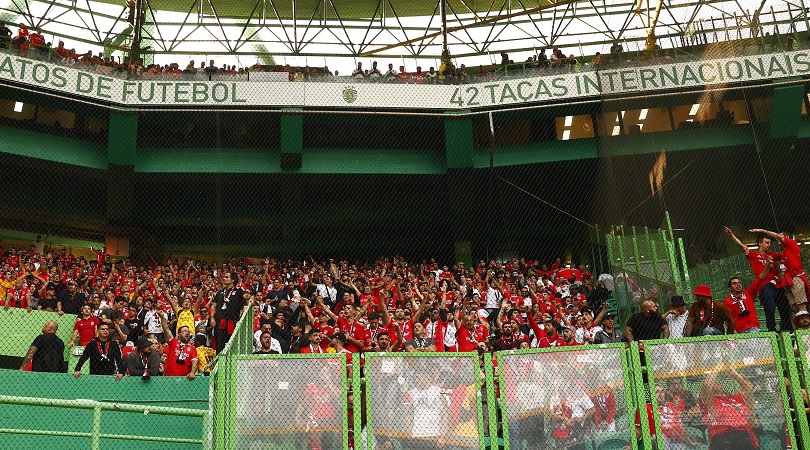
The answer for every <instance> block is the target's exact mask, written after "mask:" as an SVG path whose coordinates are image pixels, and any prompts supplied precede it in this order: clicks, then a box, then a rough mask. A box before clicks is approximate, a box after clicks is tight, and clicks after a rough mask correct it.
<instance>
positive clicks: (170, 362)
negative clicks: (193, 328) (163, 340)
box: [166, 338, 197, 376]
mask: <svg viewBox="0 0 810 450" xmlns="http://www.w3.org/2000/svg"><path fill="white" fill-rule="evenodd" d="M168 344H169V345H168V346H167V347H166V356H167V358H166V376H186V375H188V374H189V373H190V372H191V364H192V362H194V361H197V349H196V348H194V345H193V344H191V343H188V344H183V343H181V342H180V341H179V340H177V338H172V339H171V340H170V341H169V343H168ZM180 361H182V364H181V363H180Z"/></svg>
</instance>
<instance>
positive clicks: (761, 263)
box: [724, 227, 792, 331]
mask: <svg viewBox="0 0 810 450" xmlns="http://www.w3.org/2000/svg"><path fill="white" fill-rule="evenodd" d="M724 231H725V233H726V234H727V235H728V237H729V238H731V240H732V241H733V242H734V243H735V244H736V245H737V247H740V249H741V250H742V251H743V253H744V254H745V259H747V260H748V264H750V265H751V270H752V271H753V272H754V274H755V275H756V274H759V273H762V270H763V269H764V268H765V265H766V264H767V262H768V259H771V260H773V261H776V262H778V261H781V260H782V254H781V253H777V252H772V251H771V238H770V237H768V236H766V235H764V234H760V235H759V236H758V237H757V250H756V251H754V250H750V249H749V248H748V246H747V245H745V244H743V243H742V242H741V241H740V240H739V239H738V238H737V236H735V235H734V232H733V231H731V229H730V228H729V227H725V228H724ZM778 276H779V265H778V264H776V263H775V264H774V265H773V267H772V268H771V270H770V272H768V275H767V278H766V280H765V285H764V286H763V287H762V290H761V291H759V302H760V303H762V308H763V309H765V327H766V328H767V329H768V331H777V330H776V310H777V309H778V310H779V322H780V326H779V328H780V331H791V330H792V327H791V326H790V305H788V302H787V298H786V297H785V289H784V287H783V285H782V281H781V280H779V278H778Z"/></svg>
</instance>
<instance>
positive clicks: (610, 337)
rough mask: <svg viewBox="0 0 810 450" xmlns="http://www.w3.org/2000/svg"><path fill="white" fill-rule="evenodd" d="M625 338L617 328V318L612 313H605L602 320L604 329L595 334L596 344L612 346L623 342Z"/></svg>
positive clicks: (594, 341) (594, 340)
mask: <svg viewBox="0 0 810 450" xmlns="http://www.w3.org/2000/svg"><path fill="white" fill-rule="evenodd" d="M623 339H624V336H623V335H622V332H621V331H619V329H618V328H616V316H615V315H614V314H613V313H612V312H609V313H605V316H604V317H603V318H602V329H601V330H599V331H597V332H596V333H594V334H593V343H594V344H612V343H615V342H622V340H623Z"/></svg>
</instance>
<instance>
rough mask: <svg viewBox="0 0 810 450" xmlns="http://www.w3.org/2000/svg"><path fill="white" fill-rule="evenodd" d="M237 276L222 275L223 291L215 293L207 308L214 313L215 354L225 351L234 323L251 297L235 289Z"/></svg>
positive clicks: (233, 273)
mask: <svg viewBox="0 0 810 450" xmlns="http://www.w3.org/2000/svg"><path fill="white" fill-rule="evenodd" d="M238 282H239V275H237V274H236V272H225V273H224V274H223V275H222V285H223V287H224V289H222V290H220V291H219V292H217V295H216V296H215V297H214V301H213V302H211V304H210V305H209V308H210V309H211V310H213V311H215V312H214V321H215V322H216V324H215V325H214V339H216V341H217V353H221V352H222V350H224V349H225V344H227V343H228V340H229V339H230V338H231V335H232V334H233V331H234V328H236V322H238V321H239V318H240V317H241V316H242V309H243V308H244V307H245V305H246V303H247V301H248V300H251V299H252V297H251V296H250V294H249V293H247V292H245V291H244V290H242V289H241V288H238V287H236V285H237V283H238Z"/></svg>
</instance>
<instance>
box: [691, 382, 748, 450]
mask: <svg viewBox="0 0 810 450" xmlns="http://www.w3.org/2000/svg"><path fill="white" fill-rule="evenodd" d="M721 373H724V374H725V375H726V376H727V377H728V378H729V379H730V380H733V381H736V383H737V384H738V385H739V387H740V391H739V392H737V393H734V394H727V393H725V391H724V390H723V386H722V385H721V384H720V383H719V382H718V381H717V377H718V375H720V374H721ZM724 384H726V383H724ZM753 394H754V386H753V385H752V384H751V382H750V381H748V380H747V379H746V378H745V377H743V376H742V375H740V374H739V373H737V371H736V370H734V369H729V370H725V371H722V370H714V371H711V372H709V374H708V375H706V379H705V380H704V381H703V385H702V386H701V389H700V400H699V404H700V413H701V417H702V419H703V422H704V424H705V425H706V427H707V428H708V429H709V450H724V449H731V448H733V449H734V450H758V449H759V440H758V439H757V437H756V435H755V434H754V431H753V429H754V427H755V426H756V424H753V423H752V422H753V421H755V420H756V416H755V415H754V414H753V411H751V410H750V409H749V407H750V406H749V405H753V404H754V398H753Z"/></svg>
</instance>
